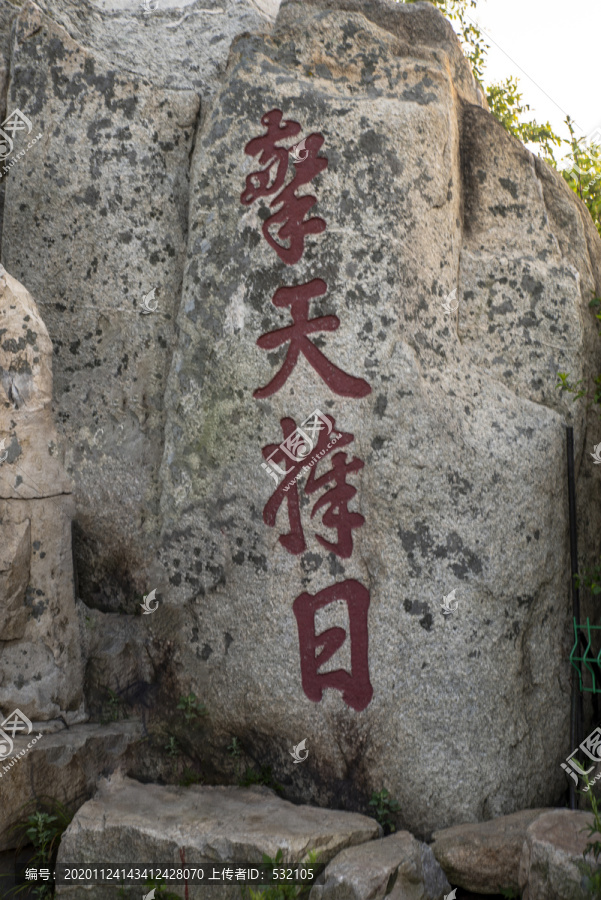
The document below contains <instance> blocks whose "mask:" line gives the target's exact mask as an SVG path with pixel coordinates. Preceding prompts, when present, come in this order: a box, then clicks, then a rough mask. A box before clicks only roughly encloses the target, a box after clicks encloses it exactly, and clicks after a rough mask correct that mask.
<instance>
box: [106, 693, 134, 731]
mask: <svg viewBox="0 0 601 900" xmlns="http://www.w3.org/2000/svg"><path fill="white" fill-rule="evenodd" d="M121 718H123V719H127V718H128V715H127V710H126V709H125V704H124V702H123V699H122V698H121V697H120V696H119V695H118V694H116V693H115V691H112V690H111V689H110V688H107V689H106V697H105V699H104V700H103V702H102V712H101V714H100V724H101V725H107V724H108V723H109V722H118V721H119V720H120V719H121Z"/></svg>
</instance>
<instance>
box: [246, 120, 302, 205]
mask: <svg viewBox="0 0 601 900" xmlns="http://www.w3.org/2000/svg"><path fill="white" fill-rule="evenodd" d="M281 121H282V111H281V110H280V109H272V110H271V111H270V112H268V113H265V115H264V116H262V118H261V124H263V125H265V127H266V128H267V133H266V134H263V135H261V136H260V137H256V138H253V139H252V140H251V141H249V142H248V144H247V145H246V147H245V148H244V152H245V153H247V154H248V156H257V154H260V156H259V162H260V163H261V165H262V166H265V168H264V169H262V170H260V171H259V172H251V173H250V175H247V176H246V187H245V189H244V190H243V191H242V193H241V195H240V201H241V202H242V203H244V205H245V206H250V204H251V203H253V202H254V201H255V200H256V199H257V197H265V196H266V195H267V194H274V193H275V192H276V191H279V189H280V188H281V187H282V185H283V184H284V179H285V178H286V173H287V171H288V150H287V149H286V148H285V147H276V143H277V141H283V140H285V139H287V138H291V137H294V136H295V135H297V134H298V133H299V131H300V130H301V127H300V125H299V124H298V122H293V121H292V120H291V119H285V120H284V123H283V124H280V123H281ZM274 164H277V169H276V174H275V179H274V181H273V183H272V184H269V179H270V178H271V169H272V166H273V165H274Z"/></svg>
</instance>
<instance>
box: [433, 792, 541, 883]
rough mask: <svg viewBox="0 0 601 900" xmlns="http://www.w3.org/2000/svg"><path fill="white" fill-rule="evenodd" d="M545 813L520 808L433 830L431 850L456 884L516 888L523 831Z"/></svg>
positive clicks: (524, 836) (523, 836)
mask: <svg viewBox="0 0 601 900" xmlns="http://www.w3.org/2000/svg"><path fill="white" fill-rule="evenodd" d="M546 812H548V810H544V809H524V810H520V812H517V813H512V815H510V816H501V817H500V818H498V819H491V820H490V821H488V822H478V823H477V824H473V825H472V824H465V825H454V826H453V827H452V828H444V829H442V830H441V831H435V832H434V834H433V843H432V851H433V853H434V856H435V857H436V859H437V860H438V862H439V863H440V865H441V866H442V868H443V869H444V871H445V873H446V875H447V877H448V878H449V880H450V881H451V882H452V884H455V885H457V886H458V887H462V888H465V889H466V890H468V891H472V892H473V893H476V894H500V893H501V891H503V890H513V891H517V890H518V885H519V871H520V860H521V859H522V848H523V846H524V841H525V840H526V832H527V830H528V828H529V826H530V825H531V824H532V822H534V821H535V820H536V819H538V817H539V816H541V815H543V814H544V813H546Z"/></svg>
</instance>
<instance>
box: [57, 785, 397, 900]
mask: <svg viewBox="0 0 601 900" xmlns="http://www.w3.org/2000/svg"><path fill="white" fill-rule="evenodd" d="M378 833H379V826H378V824H377V822H375V821H374V820H373V819H369V818H367V816H361V815H357V814H356V813H345V812H333V811H331V810H325V809H316V808H315V807H310V806H301V807H299V806H294V805H293V804H292V803H287V802H286V801H284V800H280V799H279V798H278V797H276V796H275V795H274V794H273V792H272V791H270V790H268V789H267V788H251V789H245V788H232V787H195V786H192V787H189V788H167V787H159V786H158V785H150V784H146V785H142V784H139V783H138V782H136V781H133V780H131V779H129V778H123V779H121V778H119V777H114V778H112V779H110V780H109V781H107V782H103V783H102V786H101V788H100V790H99V791H98V793H97V795H96V796H95V797H94V798H93V800H90V801H88V803H86V804H84V805H83V806H82V807H81V808H80V809H79V811H78V812H77V815H76V816H75V818H74V819H73V822H72V823H71V825H70V826H69V828H68V829H67V831H66V832H65V834H64V836H63V839H62V841H61V845H60V850H59V857H58V862H59V863H61V862H67V861H69V862H72V861H73V860H82V861H83V860H91V859H97V860H98V859H100V858H102V859H105V860H109V859H113V860H120V861H123V862H126V863H127V862H131V863H132V864H136V862H138V863H139V862H141V861H142V860H146V861H152V860H155V861H159V860H161V861H163V862H165V863H166V864H169V861H171V860H172V861H173V863H174V864H177V865H178V866H181V856H180V850H181V851H183V853H184V855H185V860H186V862H187V863H188V864H194V863H215V864H216V865H217V864H219V863H228V862H235V861H236V862H239V861H242V860H244V861H248V862H261V860H262V854H263V853H267V854H268V855H269V856H270V857H272V858H274V857H275V856H276V853H277V851H278V850H279V849H282V850H283V860H284V861H300V860H301V859H303V858H304V857H305V856H306V854H307V853H308V852H309V851H310V850H317V851H319V853H320V861H322V862H325V863H327V862H329V860H330V859H332V857H333V856H335V855H336V854H337V853H338V852H339V851H340V850H342V849H344V848H345V847H350V846H353V845H355V844H360V843H362V842H364V841H369V840H371V839H372V838H374V837H377V835H378ZM212 890H213V891H214V894H212V896H214V897H215V898H216V900H229V898H232V900H233V898H237V897H239V896H240V888H239V886H236V885H235V884H234V885H232V886H227V885H226V886H223V887H222V888H218V887H217V886H212ZM94 891H95V895H97V896H98V897H100V898H101V900H103V898H105V897H106V898H109V897H112V896H113V893H114V888H112V887H111V886H106V885H105V886H100V885H99V886H97V887H95V888H94ZM203 891H204V893H203ZM111 892H113V893H111ZM57 895H58V896H61V897H62V896H64V897H69V898H73V900H79V898H82V900H83V898H84V897H86V896H87V890H86V889H85V888H77V887H75V888H73V887H66V886H61V887H59V888H57ZM182 896H183V893H182ZM203 896H206V888H204V887H203V886H202V885H192V884H191V885H189V898H190V900H196V898H201V897H203Z"/></svg>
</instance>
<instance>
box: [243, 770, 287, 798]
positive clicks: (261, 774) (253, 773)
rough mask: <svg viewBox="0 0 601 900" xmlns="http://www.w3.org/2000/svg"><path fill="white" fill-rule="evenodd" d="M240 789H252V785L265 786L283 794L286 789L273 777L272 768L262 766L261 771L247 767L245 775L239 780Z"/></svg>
mask: <svg viewBox="0 0 601 900" xmlns="http://www.w3.org/2000/svg"><path fill="white" fill-rule="evenodd" d="M238 784H239V785H240V787H250V786H251V785H252V784H264V785H265V786H266V787H269V788H272V789H273V790H274V791H278V793H280V794H282V793H283V792H284V788H283V787H282V785H281V784H279V783H278V782H277V781H276V780H275V779H274V777H273V774H272V771H271V766H261V768H260V769H259V770H257V769H254V768H253V767H252V766H247V767H246V771H245V772H244V775H242V776H241V777H240V778H239V779H238Z"/></svg>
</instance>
